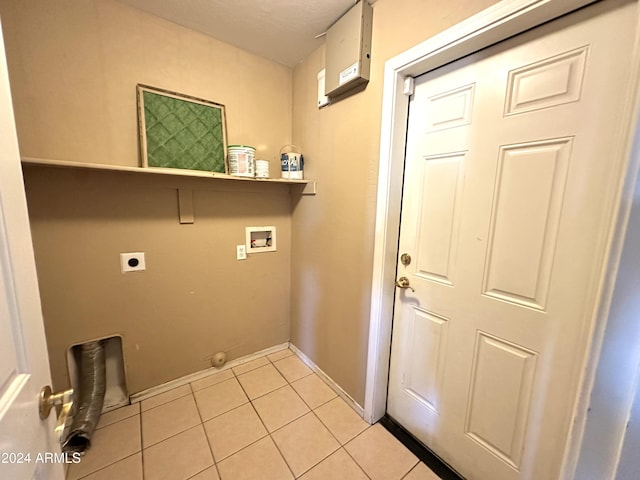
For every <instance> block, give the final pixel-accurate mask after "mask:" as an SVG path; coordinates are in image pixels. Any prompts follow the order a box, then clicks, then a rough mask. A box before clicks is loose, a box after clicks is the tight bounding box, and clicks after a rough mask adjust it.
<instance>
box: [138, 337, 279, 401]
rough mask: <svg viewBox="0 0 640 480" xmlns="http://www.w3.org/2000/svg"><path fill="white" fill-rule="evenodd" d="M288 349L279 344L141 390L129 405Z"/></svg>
mask: <svg viewBox="0 0 640 480" xmlns="http://www.w3.org/2000/svg"><path fill="white" fill-rule="evenodd" d="M287 348H289V342H285V343H281V344H280V345H276V346H274V347H269V348H265V349H264V350H260V351H259V352H255V353H252V354H251V355H245V356H244V357H240V358H236V359H235V360H232V361H230V362H228V363H226V364H225V365H224V367H221V368H215V367H211V368H207V369H206V370H200V371H199V372H195V373H191V374H189V375H185V376H184V377H180V378H176V379H175V380H171V381H169V382H167V383H163V384H162V385H156V386H155V387H151V388H147V389H146V390H142V391H141V392H137V393H134V394H132V395H131V396H130V397H129V400H130V401H131V403H137V402H141V401H142V400H146V399H147V398H149V397H153V396H154V395H158V394H160V393H164V392H168V391H169V390H173V389H174V388H177V387H181V386H183V385H187V384H189V383H191V382H195V381H196V380H200V379H201V378H205V377H208V376H209V375H212V374H214V373H218V372H224V371H225V370H229V369H230V368H233V367H237V366H239V365H242V364H243V363H247V362H251V361H252V360H255V359H256V358H260V357H264V356H266V355H271V354H272V353H276V352H279V351H281V350H286V349H287Z"/></svg>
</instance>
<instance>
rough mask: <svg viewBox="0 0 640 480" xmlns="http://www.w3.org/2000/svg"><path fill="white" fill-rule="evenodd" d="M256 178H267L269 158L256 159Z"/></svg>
mask: <svg viewBox="0 0 640 480" xmlns="http://www.w3.org/2000/svg"><path fill="white" fill-rule="evenodd" d="M256 178H269V160H256Z"/></svg>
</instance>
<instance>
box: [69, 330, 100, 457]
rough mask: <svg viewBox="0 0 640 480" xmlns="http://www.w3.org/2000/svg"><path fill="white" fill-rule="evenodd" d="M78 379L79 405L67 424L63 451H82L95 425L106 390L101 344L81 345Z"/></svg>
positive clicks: (88, 442) (88, 443)
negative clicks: (67, 434)
mask: <svg viewBox="0 0 640 480" xmlns="http://www.w3.org/2000/svg"><path fill="white" fill-rule="evenodd" d="M79 374H80V379H79V382H78V388H77V399H78V408H77V409H76V411H75V414H74V415H73V421H72V422H71V426H70V427H69V436H68V437H67V439H66V440H65V442H64V444H63V445H62V451H63V452H68V453H73V452H78V453H84V452H85V450H86V449H88V448H89V447H90V446H91V437H92V436H93V432H94V430H95V429H96V425H97V424H98V419H99V418H100V412H102V406H103V404H104V393H105V390H106V368H105V359H104V345H103V344H102V342H90V343H85V344H83V345H80V364H79Z"/></svg>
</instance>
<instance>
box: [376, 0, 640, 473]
mask: <svg viewBox="0 0 640 480" xmlns="http://www.w3.org/2000/svg"><path fill="white" fill-rule="evenodd" d="M591 3H595V2H594V0H502V1H501V2H499V3H496V4H495V5H492V6H491V7H489V8H487V9H486V10H483V11H481V12H480V13H478V14H476V15H474V16H472V17H470V18H468V19H466V20H464V21H463V22H461V23H459V24H457V25H455V26H453V27H451V28H449V29H447V30H445V31H443V32H442V33H440V34H438V35H436V36H434V37H431V38H430V39H428V40H426V41H425V42H423V43H420V44H418V45H417V46H415V47H413V48H411V49H409V50H407V51H405V52H404V53H401V54H399V55H397V56H395V57H393V58H391V59H390V60H388V61H387V62H386V63H385V68H384V87H383V98H382V125H381V132H380V164H379V171H378V195H377V207H376V226H375V238H374V258H373V277H372V287H371V313H370V323H369V345H368V356H367V371H366V384H365V403H364V419H365V420H366V421H368V422H370V423H374V422H376V421H377V420H379V419H380V418H381V417H382V416H384V414H385V412H386V403H387V385H388V375H389V361H390V347H391V331H392V319H393V307H394V299H395V290H396V289H395V285H394V282H395V275H396V262H397V257H398V237H399V227H400V212H401V202H402V184H403V174H404V156H405V140H406V131H407V120H408V110H409V95H405V94H404V89H405V88H412V81H411V80H408V81H407V82H408V83H411V85H405V79H408V78H410V77H416V76H418V75H421V74H423V73H426V72H428V71H430V70H433V69H436V68H438V67H440V66H442V65H445V64H447V63H449V62H452V61H455V60H457V59H459V58H462V57H464V56H466V55H468V54H471V53H474V52H476V51H478V50H480V49H482V48H485V47H488V46H490V45H493V44H495V43H498V42H500V41H502V40H505V39H507V38H509V37H512V36H514V35H517V34H519V33H522V32H524V31H526V30H528V29H530V28H533V27H535V26H538V25H540V24H542V23H544V22H547V21H550V20H553V19H555V18H558V17H560V16H562V15H564V14H566V13H569V12H571V11H574V10H576V9H578V8H580V7H583V6H586V5H588V4H591ZM639 20H640V19H639ZM639 31H640V28H638V30H636V38H635V41H634V44H633V46H632V47H633V48H632V50H631V52H632V67H631V72H632V81H631V82H630V88H629V91H628V92H626V97H625V98H626V101H625V105H626V108H625V110H624V111H623V112H621V115H620V127H621V128H620V129H619V130H618V131H619V134H618V135H620V139H619V141H618V142H616V144H617V145H618V150H617V152H615V154H616V155H619V156H622V157H623V158H624V159H625V161H624V162H623V168H624V169H625V173H624V175H621V180H620V187H619V192H618V198H617V200H618V201H617V205H616V207H615V212H614V215H612V220H611V223H610V228H609V232H608V244H607V248H608V250H607V255H606V260H605V264H604V265H603V270H602V275H601V278H600V282H599V283H598V295H597V298H598V299H599V302H598V304H597V305H596V308H595V309H594V310H595V312H594V318H593V319H592V326H591V332H590V333H591V340H590V343H589V346H588V350H587V356H586V358H585V362H584V370H583V374H582V378H581V379H580V384H579V385H580V386H579V393H580V394H579V395H578V397H577V398H576V402H575V405H574V419H573V420H574V421H573V423H572V425H573V428H572V431H571V432H570V434H569V440H568V444H567V448H566V451H565V461H564V466H563V478H571V477H572V476H573V471H574V470H575V465H576V463H577V461H578V456H579V453H580V447H581V440H582V433H583V431H584V425H585V423H586V420H587V406H588V402H589V395H590V392H591V390H592V387H593V383H594V378H595V372H596V368H597V366H598V358H599V354H600V349H601V346H602V341H603V337H604V334H605V327H606V320H607V315H608V311H609V307H610V304H611V299H612V293H613V286H614V284H615V278H616V273H617V269H618V265H619V261H620V255H621V251H622V245H623V241H624V234H625V231H626V226H627V221H628V217H629V212H630V208H631V203H632V199H633V198H632V197H633V191H634V186H635V183H636V177H637V173H638V168H639V167H640V152H638V151H634V150H633V148H632V147H633V143H634V141H640V132H638V126H639V125H640V122H639V121H638V114H639V113H640V105H639V102H638V99H639V98H640V42H639V40H638V32H639ZM621 173H622V172H621Z"/></svg>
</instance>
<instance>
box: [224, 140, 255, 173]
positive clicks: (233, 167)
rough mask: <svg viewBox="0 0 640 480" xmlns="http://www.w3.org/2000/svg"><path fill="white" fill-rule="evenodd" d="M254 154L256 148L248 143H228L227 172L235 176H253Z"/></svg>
mask: <svg viewBox="0 0 640 480" xmlns="http://www.w3.org/2000/svg"><path fill="white" fill-rule="evenodd" d="M255 154H256V149H255V148H253V147H249V146H248V145H229V147H228V148H227V159H228V161H229V174H230V175H234V176H236V177H253V176H254V172H255V169H254V161H253V159H254V157H255Z"/></svg>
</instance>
